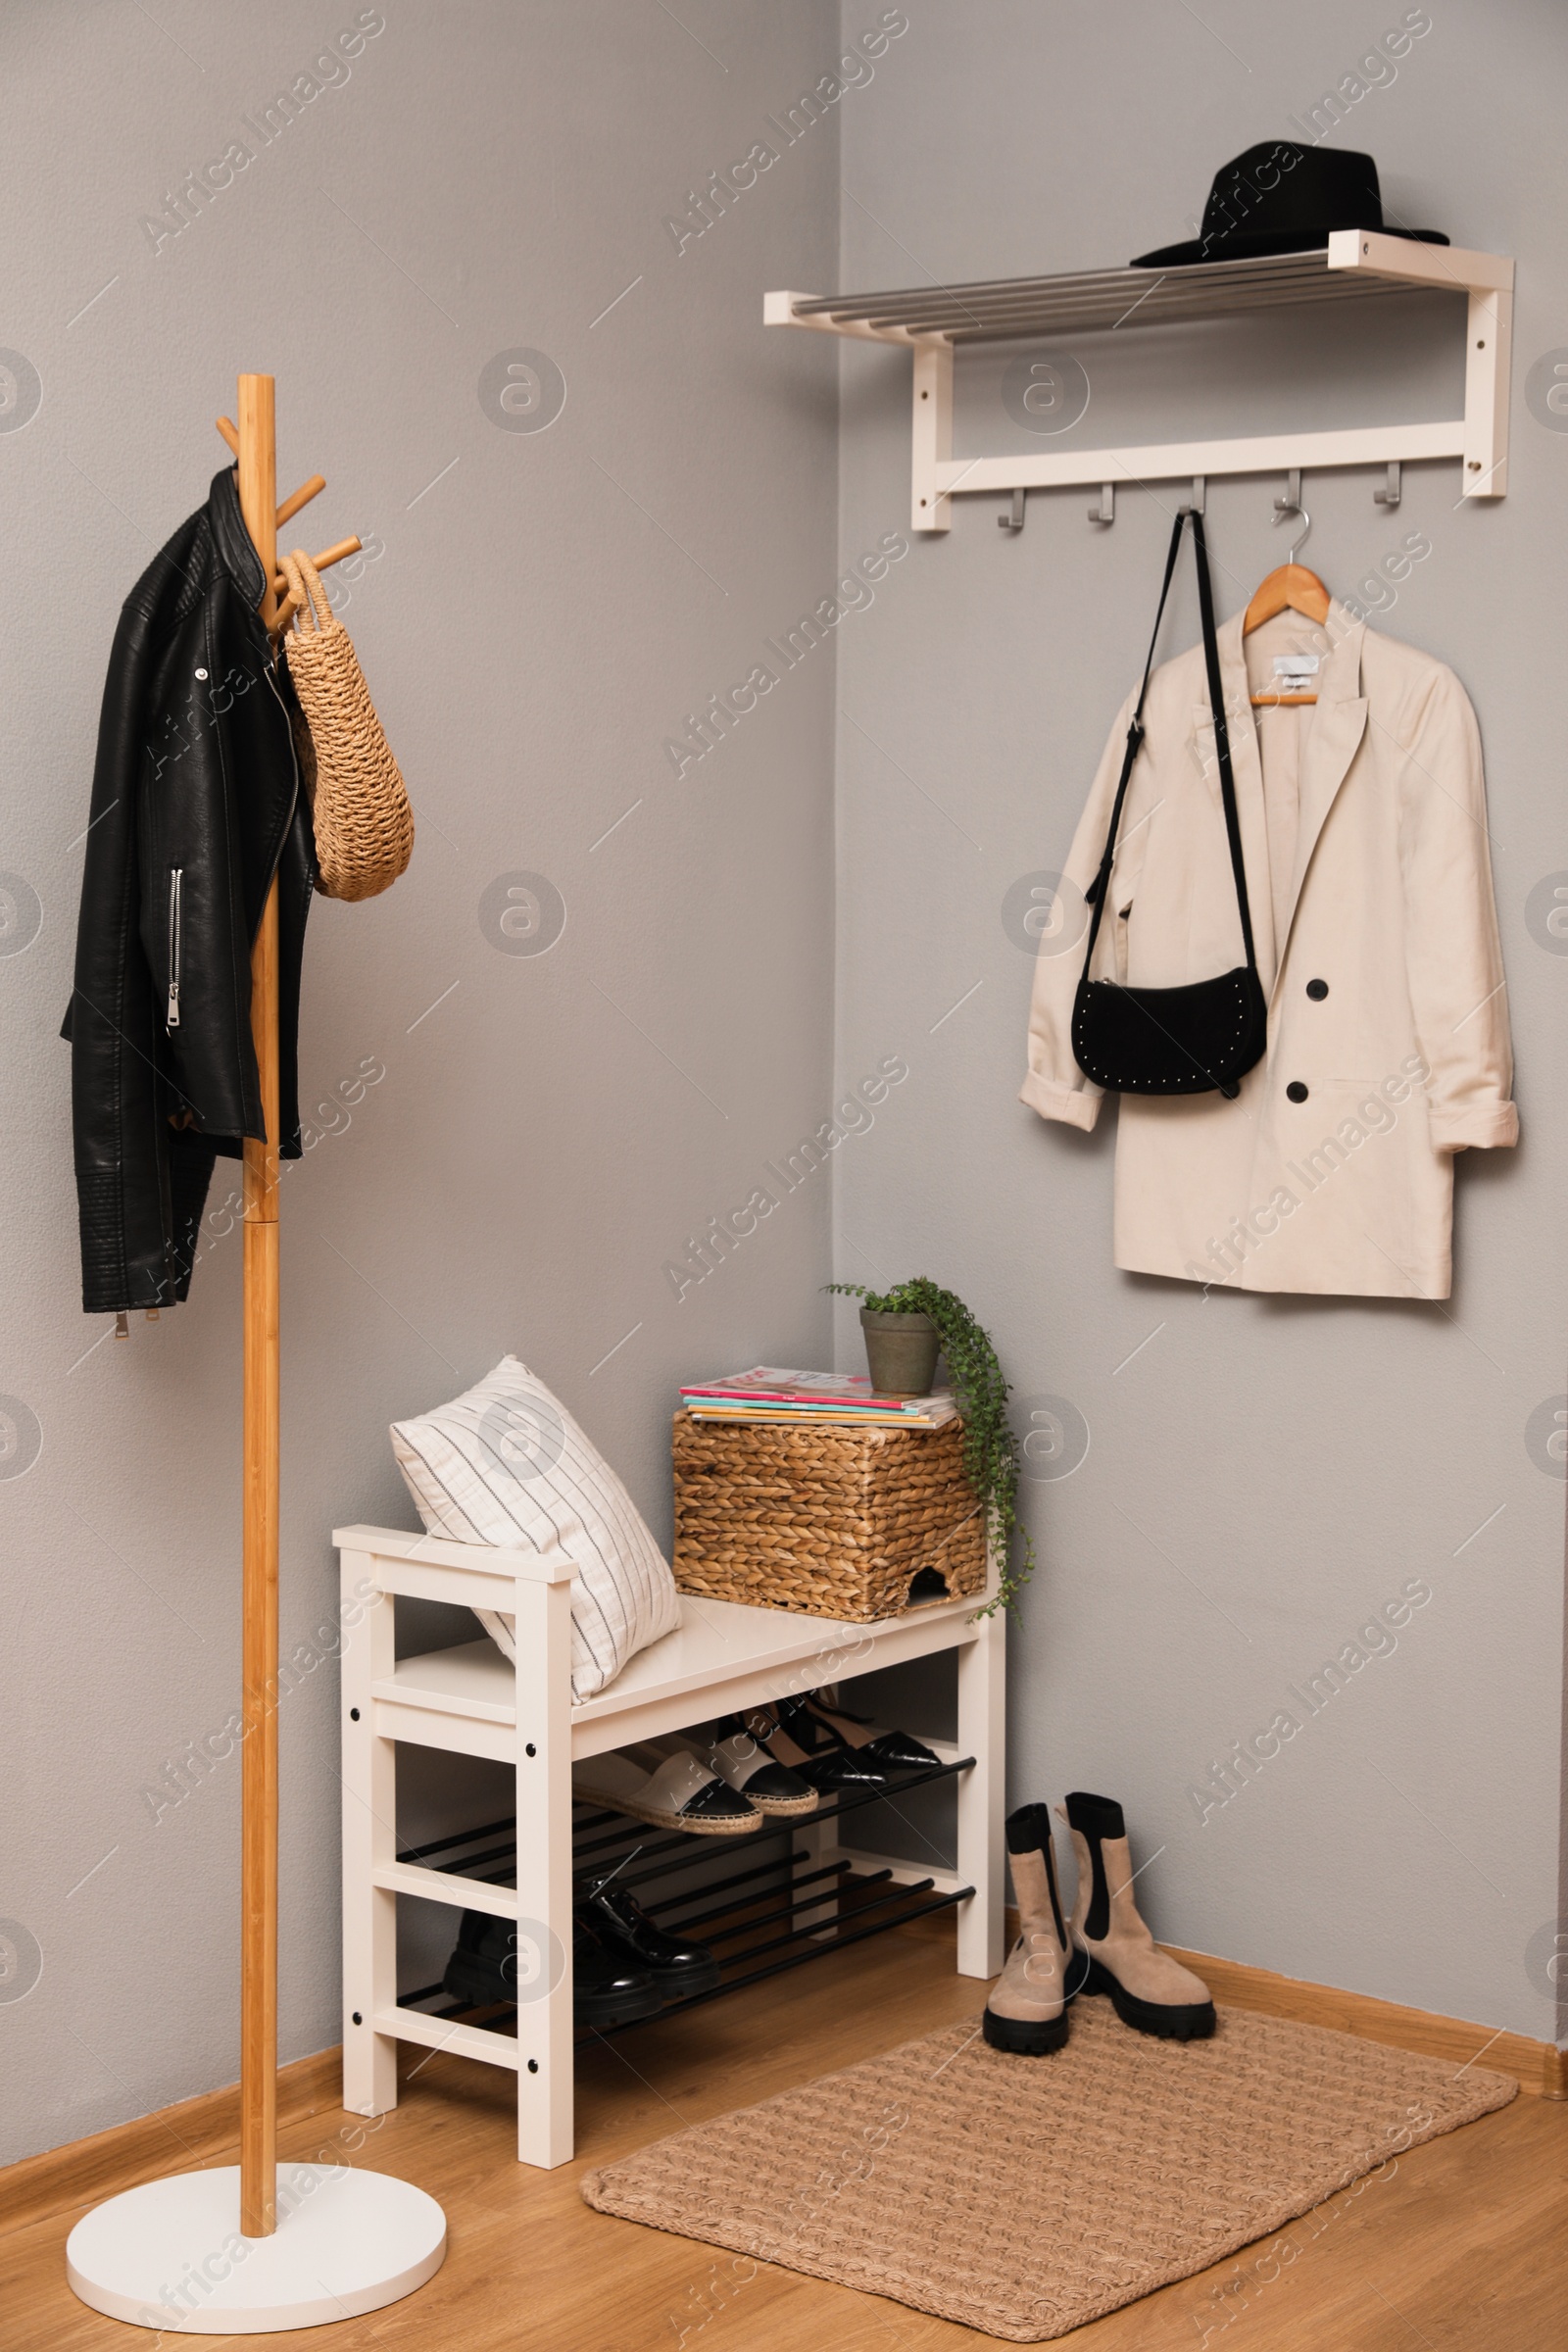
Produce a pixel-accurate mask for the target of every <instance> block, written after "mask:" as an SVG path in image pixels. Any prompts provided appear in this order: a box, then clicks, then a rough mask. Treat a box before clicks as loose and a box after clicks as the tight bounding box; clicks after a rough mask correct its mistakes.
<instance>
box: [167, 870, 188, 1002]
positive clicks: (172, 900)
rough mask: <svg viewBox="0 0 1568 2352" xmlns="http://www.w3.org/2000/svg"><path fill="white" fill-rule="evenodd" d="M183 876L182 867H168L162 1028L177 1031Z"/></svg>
mask: <svg viewBox="0 0 1568 2352" xmlns="http://www.w3.org/2000/svg"><path fill="white" fill-rule="evenodd" d="M184 876H185V869H184V867H183V866H179V865H172V866H171V867H170V869H169V1010H168V1012H167V1014H166V1015H165V1021H164V1026H165V1027H166V1028H168V1029H177V1028H178V1027H179V956H180V945H181V941H180V932H181V928H182V923H181V911H182V910H181V906H180V896H181V884H182V883H183V881H184Z"/></svg>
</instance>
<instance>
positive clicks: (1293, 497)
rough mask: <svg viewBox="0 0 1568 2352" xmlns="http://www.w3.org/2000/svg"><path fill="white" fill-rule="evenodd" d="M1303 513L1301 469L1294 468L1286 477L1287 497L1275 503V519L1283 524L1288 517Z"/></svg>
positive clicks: (1278, 499)
mask: <svg viewBox="0 0 1568 2352" xmlns="http://www.w3.org/2000/svg"><path fill="white" fill-rule="evenodd" d="M1300 512H1301V468H1300V467H1299V466H1292V467H1291V469H1290V471H1289V472H1288V473H1287V474H1286V476H1285V496H1284V497H1283V498H1277V499H1276V500H1275V501H1274V519H1275V521H1276V522H1283V521H1284V520H1285V519H1286V517H1287V515H1299V514H1300Z"/></svg>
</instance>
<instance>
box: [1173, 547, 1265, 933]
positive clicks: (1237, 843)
mask: <svg viewBox="0 0 1568 2352" xmlns="http://www.w3.org/2000/svg"><path fill="white" fill-rule="evenodd" d="M1177 519H1178V521H1179V520H1180V519H1181V518H1180V516H1178V517H1177ZM1193 552H1194V554H1195V555H1196V556H1197V558H1198V610H1199V612H1200V613H1201V615H1202V621H1203V662H1204V665H1205V667H1206V668H1207V671H1208V707H1209V709H1210V711H1212V712H1213V714H1214V753H1215V757H1216V758H1217V760H1219V794H1220V799H1221V800H1222V801H1223V802H1224V804H1225V834H1226V839H1227V840H1228V841H1229V843H1230V846H1231V872H1232V873H1233V874H1234V875H1235V876H1236V904H1237V906H1238V907H1240V909H1241V915H1242V945H1243V946H1244V947H1245V948H1246V950H1247V968H1248V970H1249V971H1255V970H1256V969H1257V956H1256V953H1255V952H1254V950H1253V947H1252V908H1251V905H1250V901H1249V899H1248V896H1247V865H1246V861H1245V859H1244V858H1243V857H1242V820H1241V816H1240V814H1239V813H1238V810H1237V807H1236V779H1235V777H1234V776H1233V774H1232V773H1231V731H1230V722H1229V721H1228V719H1227V718H1226V716H1225V689H1224V685H1223V684H1222V682H1221V679H1220V674H1219V644H1218V641H1217V640H1216V638H1215V635H1214V591H1213V589H1212V587H1211V586H1210V584H1209V577H1208V548H1207V545H1206V544H1205V542H1204V539H1203V517H1202V516H1201V515H1200V514H1199V513H1198V512H1197V511H1196V509H1195V510H1194V514H1193Z"/></svg>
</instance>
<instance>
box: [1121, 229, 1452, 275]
mask: <svg viewBox="0 0 1568 2352" xmlns="http://www.w3.org/2000/svg"><path fill="white" fill-rule="evenodd" d="M1329 233H1330V232H1329V231H1328V229H1326V228H1317V229H1310V228H1303V229H1295V230H1280V229H1276V230H1272V231H1271V230H1269V229H1263V228H1259V229H1236V230H1232V231H1231V232H1230V233H1229V234H1228V235H1226V236H1223V237H1211V238H1209V239H1208V240H1207V242H1206V243H1205V241H1204V240H1203V239H1202V238H1201V237H1190V238H1189V239H1188V240H1187V241H1186V242H1185V243H1184V244H1181V245H1161V246H1159V247H1158V248H1157V249H1156V250H1155V251H1154V252H1153V253H1141V254H1139V255H1138V256H1137V258H1136V259H1135V260H1133V261H1131V262H1129V263H1128V265H1127V267H1128V269H1129V270H1185V269H1187V268H1188V267H1190V265H1191V264H1193V263H1195V262H1247V261H1258V260H1261V259H1263V257H1264V256H1265V255H1268V254H1272V253H1320V252H1321V251H1322V250H1323V248H1324V246H1325V245H1327V243H1328V241H1329ZM1377 233H1378V235H1379V236H1381V237H1408V238H1410V239H1411V240H1412V242H1414V243H1415V244H1418V245H1446V244H1447V242H1448V240H1447V238H1446V236H1445V235H1444V233H1443V231H1442V229H1441V228H1380V229H1379V230H1378V232H1377Z"/></svg>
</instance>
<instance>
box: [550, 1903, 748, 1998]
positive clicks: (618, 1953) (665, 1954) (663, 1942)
mask: <svg viewBox="0 0 1568 2352" xmlns="http://www.w3.org/2000/svg"><path fill="white" fill-rule="evenodd" d="M577 1915H578V1917H579V1918H580V1919H581V1920H582V1921H583V1922H584V1923H585V1924H586V1925H587V1926H588V1927H590V1928H591V1929H592V1931H593V1933H594V1935H595V1936H597V1937H598V1938H599V1941H600V1942H601V1943H602V1944H603V1946H604V1948H605V1950H606V1951H607V1952H611V1953H613V1955H614V1956H615V1957H616V1958H617V1959H619V1960H621V1961H623V1962H624V1963H625V1965H626V1966H627V1968H629V1969H637V1970H640V1971H641V1972H642V1973H643V1975H645V1976H647V1977H651V1978H652V1980H653V1982H654V1984H655V1985H656V1986H657V1987H658V1990H659V1993H660V1996H661V1998H662V2000H664V2001H666V2002H669V2001H684V2000H687V1999H689V1997H690V1996H691V1995H692V1994H693V1993H695V1992H712V1991H714V1990H715V1989H716V1987H717V1985H718V1962H717V1961H716V1960H715V1959H714V1957H713V1955H712V1953H711V1951H710V1950H709V1949H708V1946H707V1945H706V1944H704V1943H687V1942H686V1941H684V1940H683V1938H682V1937H680V1936H667V1935H666V1934H665V1933H664V1931H663V1929H662V1928H660V1927H656V1926H655V1924H654V1922H653V1921H652V1920H651V1919H650V1918H649V1916H648V1914H647V1912H646V1911H645V1910H644V1909H643V1907H642V1905H641V1903H640V1902H639V1901H638V1900H637V1897H636V1896H635V1895H634V1894H633V1893H631V1892H630V1891H629V1889H628V1888H626V1887H613V1886H606V1887H600V1888H598V1890H597V1891H596V1892H595V1893H592V1894H590V1895H588V1896H587V1897H586V1898H585V1899H584V1900H583V1902H582V1903H581V1904H580V1905H579V1907H578V1914H577Z"/></svg>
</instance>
